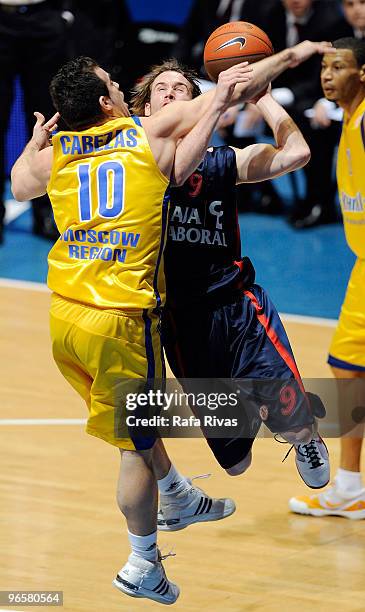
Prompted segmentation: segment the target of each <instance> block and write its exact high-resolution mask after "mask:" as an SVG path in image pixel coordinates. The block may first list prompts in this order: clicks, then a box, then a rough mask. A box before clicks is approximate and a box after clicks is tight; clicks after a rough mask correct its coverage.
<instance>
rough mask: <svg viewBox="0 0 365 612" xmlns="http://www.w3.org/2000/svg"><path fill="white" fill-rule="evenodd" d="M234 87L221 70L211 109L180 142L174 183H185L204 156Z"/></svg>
mask: <svg viewBox="0 0 365 612" xmlns="http://www.w3.org/2000/svg"><path fill="white" fill-rule="evenodd" d="M234 87H235V85H234V84H233V83H231V84H230V85H229V84H228V85H227V83H226V75H225V73H224V72H221V74H220V75H219V78H218V83H217V87H216V88H215V90H214V98H213V100H212V103H211V104H210V106H209V109H208V110H207V111H206V113H205V114H204V115H203V116H202V118H201V119H200V121H199V122H198V123H197V124H196V126H195V127H194V128H193V129H192V130H191V131H190V132H189V133H188V134H187V135H186V136H185V137H184V138H183V139H182V140H181V141H180V142H179V143H178V146H177V149H176V155H175V162H174V169H173V173H172V177H173V178H172V181H173V184H174V185H182V184H183V183H185V181H186V180H187V179H188V178H189V176H190V175H191V174H192V173H193V172H194V170H195V169H196V168H197V167H198V166H199V164H200V162H201V161H202V159H203V158H204V155H205V153H206V150H207V148H208V146H209V143H210V140H211V137H212V134H213V131H214V130H215V128H216V126H217V123H218V120H219V119H220V117H221V115H222V113H224V112H225V111H226V110H227V108H228V105H229V103H230V100H231V97H232V95H233V92H234Z"/></svg>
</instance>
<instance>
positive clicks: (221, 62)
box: [204, 21, 274, 81]
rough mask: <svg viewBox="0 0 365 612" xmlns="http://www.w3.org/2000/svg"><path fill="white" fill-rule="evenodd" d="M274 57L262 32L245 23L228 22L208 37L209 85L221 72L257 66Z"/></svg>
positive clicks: (205, 55)
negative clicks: (240, 64)
mask: <svg viewBox="0 0 365 612" xmlns="http://www.w3.org/2000/svg"><path fill="white" fill-rule="evenodd" d="M273 53H274V49H273V46H272V44H271V41H270V39H269V37H268V36H267V35H266V34H265V32H264V31H263V30H261V29H260V28H258V27H257V26H255V25H253V24H252V23H248V22H246V21H231V22H230V23H225V24H224V25H222V26H220V27H219V28H217V29H216V30H214V32H212V34H211V35H210V36H209V38H208V40H207V42H206V44H205V48H204V66H205V70H206V71H207V73H208V75H209V77H210V78H211V79H212V81H217V80H218V75H219V73H220V72H222V70H226V69H227V68H230V67H231V66H234V65H235V64H239V63H240V62H249V63H250V64H252V63H254V62H258V61H259V60H261V59H264V57H268V56H269V55H272V54H273Z"/></svg>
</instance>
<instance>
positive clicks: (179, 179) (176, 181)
mask: <svg viewBox="0 0 365 612" xmlns="http://www.w3.org/2000/svg"><path fill="white" fill-rule="evenodd" d="M186 178H187V177H186V176H184V175H183V174H179V173H175V175H174V178H173V186H174V187H181V185H183V184H184V183H185V180H186Z"/></svg>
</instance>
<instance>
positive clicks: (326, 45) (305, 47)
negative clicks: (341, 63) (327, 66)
mask: <svg viewBox="0 0 365 612" xmlns="http://www.w3.org/2000/svg"><path fill="white" fill-rule="evenodd" d="M290 51H291V53H292V61H291V63H290V64H289V67H290V68H295V67H296V66H299V64H301V63H302V62H305V61H306V60H307V59H309V58H310V57H312V55H315V54H316V53H319V54H320V55H324V54H325V53H332V54H333V53H336V49H334V47H332V44H331V43H330V42H326V41H322V42H312V41H311V40H304V41H303V42H301V43H299V44H298V45H295V46H294V47H291V49H290Z"/></svg>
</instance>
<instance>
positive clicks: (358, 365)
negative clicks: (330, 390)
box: [328, 259, 365, 378]
mask: <svg viewBox="0 0 365 612" xmlns="http://www.w3.org/2000/svg"><path fill="white" fill-rule="evenodd" d="M328 363H329V364H330V366H331V367H333V368H336V369H339V370H344V371H354V372H359V373H361V372H365V261H364V260H359V259H358V260H357V261H356V263H355V265H354V267H353V270H352V272H351V276H350V279H349V282H348V286H347V291H346V296H345V300H344V302H343V304H342V308H341V314H340V318H339V321H338V325H337V327H336V331H335V333H334V336H333V339H332V342H331V346H330V349H329V357H328ZM349 376H351V375H349ZM354 376H356V375H354ZM340 377H341V376H340ZM342 378H344V376H342Z"/></svg>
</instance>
